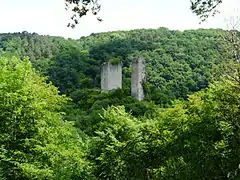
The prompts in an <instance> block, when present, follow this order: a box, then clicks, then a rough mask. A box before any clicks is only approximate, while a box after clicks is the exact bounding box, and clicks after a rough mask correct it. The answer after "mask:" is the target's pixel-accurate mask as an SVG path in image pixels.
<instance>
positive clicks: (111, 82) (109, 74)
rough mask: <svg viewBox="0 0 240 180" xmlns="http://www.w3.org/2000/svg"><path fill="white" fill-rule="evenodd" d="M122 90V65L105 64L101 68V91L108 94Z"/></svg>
mask: <svg viewBox="0 0 240 180" xmlns="http://www.w3.org/2000/svg"><path fill="white" fill-rule="evenodd" d="M118 88H122V64H121V63H118V64H112V63H110V62H106V63H103V64H102V67H101V90H102V91H103V92H108V91H110V90H113V89H118Z"/></svg>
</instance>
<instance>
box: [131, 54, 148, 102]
mask: <svg viewBox="0 0 240 180" xmlns="http://www.w3.org/2000/svg"><path fill="white" fill-rule="evenodd" d="M145 81H146V62H145V60H144V59H143V58H138V59H134V60H133V61H132V78H131V95H132V96H133V97H135V98H136V99H137V100H139V101H142V100H143V99H144V87H143V83H144V82H145Z"/></svg>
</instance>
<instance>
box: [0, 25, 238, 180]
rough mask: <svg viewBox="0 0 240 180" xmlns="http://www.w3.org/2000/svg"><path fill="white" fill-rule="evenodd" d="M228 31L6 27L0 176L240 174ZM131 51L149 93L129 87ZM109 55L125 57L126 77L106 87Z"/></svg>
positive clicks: (234, 66) (0, 67) (187, 177)
mask: <svg viewBox="0 0 240 180" xmlns="http://www.w3.org/2000/svg"><path fill="white" fill-rule="evenodd" d="M229 33H231V32H229V31H223V30H221V29H198V30H186V31H176V30H169V29H167V28H163V27H161V28H158V29H136V30H130V31H115V32H106V33H97V34H94V33H93V34H91V35H90V36H87V37H81V38H80V39H77V40H73V39H64V38H62V37H53V36H42V35H38V34H37V33H28V32H21V33H6V34H0V119H1V120H0V144H1V146H0V180H1V179H2V180H5V179H9V180H13V179H20V180H21V179H23V180H25V179H57V180H59V179H64V180H65V179H87V180H94V179H109V180H126V179H129V180H130V179H134V180H136V179H139V180H145V179H149V180H150V179H163V180H165V179H166V180H171V179H172V180H177V179H179V180H180V179H181V180H192V179H196V180H198V179H199V180H210V179H211V180H212V179H218V180H225V179H240V170H239V165H240V121H239V119H240V109H239V104H240V79H239V78H240V74H239V72H240V71H239V70H240V66H239V64H238V56H236V52H237V53H239V52H240V48H239V47H237V48H239V49H236V47H232V44H231V42H230V41H229V42H228V41H226V38H223V37H226V36H228V35H229ZM239 35H240V34H239V32H237V36H238V37H239ZM235 51H236V52H235ZM136 57H143V58H144V59H145V60H146V63H147V82H146V84H145V85H144V91H145V99H144V101H138V100H136V99H135V98H133V97H132V96H131V92H130V91H131V85H130V84H131V62H132V60H133V59H134V58H136ZM108 61H110V62H111V61H121V62H122V67H123V88H122V89H117V90H114V91H110V92H108V93H105V92H101V89H100V81H101V79H100V67H101V64H102V63H104V62H108ZM238 116H239V117H238Z"/></svg>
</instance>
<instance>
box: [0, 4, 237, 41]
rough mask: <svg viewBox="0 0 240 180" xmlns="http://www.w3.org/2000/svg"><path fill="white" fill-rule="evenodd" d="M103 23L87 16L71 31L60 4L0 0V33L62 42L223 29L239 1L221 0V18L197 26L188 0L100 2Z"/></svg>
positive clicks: (66, 13) (68, 15)
mask: <svg viewBox="0 0 240 180" xmlns="http://www.w3.org/2000/svg"><path fill="white" fill-rule="evenodd" d="M100 3H101V5H102V9H101V12H100V16H101V18H102V19H103V22H98V21H97V20H96V17H94V16H93V15H91V14H89V15H88V16H87V17H84V18H82V19H81V20H80V24H79V25H78V26H77V27H76V28H75V29H71V28H67V24H68V22H69V19H70V15H71V13H68V12H66V11H65V4H64V0H41V1H39V0H21V1H20V0H15V1H14V2H13V1H8V0H0V22H1V25H0V33H7V32H22V31H25V30H26V31H28V32H36V33H39V34H46V35H47V34H48V35H54V36H64V37H66V38H80V37H81V36H87V35H89V34H91V33H96V32H106V31H115V30H130V29H137V28H158V27H167V28H169V29H178V30H185V29H196V28H225V27H226V21H224V19H226V18H228V17H229V16H231V15H238V14H239V12H240V9H239V11H238V8H240V1H239V0H224V1H223V4H222V5H221V7H220V11H221V14H220V15H217V16H216V17H215V18H210V19H209V20H208V21H207V22H206V23H202V24H199V22H200V20H199V18H198V17H196V16H195V15H193V14H192V13H191V11H190V0H100Z"/></svg>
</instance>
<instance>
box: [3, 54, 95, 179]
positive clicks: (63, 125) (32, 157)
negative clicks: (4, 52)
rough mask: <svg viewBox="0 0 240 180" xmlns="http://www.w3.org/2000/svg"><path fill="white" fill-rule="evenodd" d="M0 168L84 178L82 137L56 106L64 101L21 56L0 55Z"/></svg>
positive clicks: (14, 173)
mask: <svg viewBox="0 0 240 180" xmlns="http://www.w3.org/2000/svg"><path fill="white" fill-rule="evenodd" d="M0 69H1V71H0V137H1V139H0V144H1V147H0V157H1V162H0V168H1V169H2V170H3V171H2V172H3V177H5V178H7V179H45V178H47V179H71V178H72V177H79V178H81V179H82V178H85V177H86V176H88V174H89V173H90V170H89V169H88V166H87V163H86V161H85V160H84V159H83V158H82V157H83V156H84V154H85V153H84V151H85V150H84V148H83V145H82V144H83V142H82V140H81V138H80V137H79V136H78V134H77V132H76V130H75V129H74V128H73V126H72V124H71V123H68V122H64V121H63V119H62V113H61V111H60V108H61V107H62V105H63V104H64V103H65V102H66V101H67V98H66V97H64V96H60V95H58V90H57V88H56V87H54V86H52V85H51V84H47V83H46V82H45V78H43V77H40V76H39V75H38V74H37V73H35V72H34V70H33V69H32V67H31V63H30V62H29V61H28V60H27V59H25V60H23V61H21V60H20V59H18V58H16V57H12V58H4V57H1V58H0Z"/></svg>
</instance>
